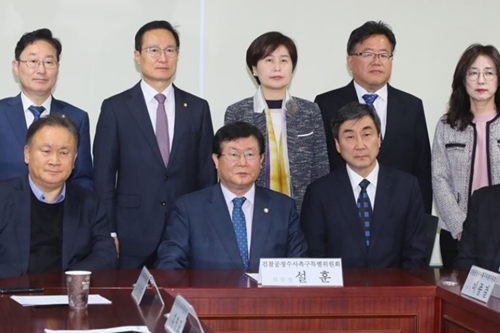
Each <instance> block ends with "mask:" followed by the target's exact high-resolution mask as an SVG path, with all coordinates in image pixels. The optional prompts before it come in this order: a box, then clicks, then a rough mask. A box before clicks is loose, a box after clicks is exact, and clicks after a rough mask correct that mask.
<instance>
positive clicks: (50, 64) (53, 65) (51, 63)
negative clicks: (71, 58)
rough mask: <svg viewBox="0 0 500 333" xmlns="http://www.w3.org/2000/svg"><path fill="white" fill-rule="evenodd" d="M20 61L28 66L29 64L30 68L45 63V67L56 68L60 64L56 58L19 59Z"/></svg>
mask: <svg viewBox="0 0 500 333" xmlns="http://www.w3.org/2000/svg"><path fill="white" fill-rule="evenodd" d="M18 62H22V63H25V64H26V66H28V67H29V68H38V67H39V66H40V64H43V67H45V68H56V67H57V65H58V64H59V63H58V62H57V61H55V60H45V61H40V60H35V59H28V60H18Z"/></svg>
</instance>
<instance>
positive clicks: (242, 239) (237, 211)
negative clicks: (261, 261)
mask: <svg viewBox="0 0 500 333" xmlns="http://www.w3.org/2000/svg"><path fill="white" fill-rule="evenodd" d="M245 200H246V198H245V197H241V198H234V199H233V205H234V207H233V216H232V218H233V227H234V234H235V235H236V241H237V242H238V248H239V250H240V256H241V261H242V262H243V267H244V269H245V271H246V270H248V266H249V261H248V240H247V224H246V221H245V214H243V210H242V209H241V207H242V206H243V203H244V202H245Z"/></svg>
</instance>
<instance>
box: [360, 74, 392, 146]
mask: <svg viewBox="0 0 500 333" xmlns="http://www.w3.org/2000/svg"><path fill="white" fill-rule="evenodd" d="M354 89H356V95H358V101H359V102H360V103H361V104H366V102H365V100H364V99H363V95H365V94H377V95H378V97H377V99H376V100H375V102H373V106H374V107H375V111H377V115H378V117H379V118H380V134H382V137H384V136H385V129H386V127H387V84H385V85H384V86H383V87H382V88H380V89H379V90H377V91H375V92H368V91H366V90H365V89H364V88H363V87H361V86H360V85H359V84H357V83H356V81H354Z"/></svg>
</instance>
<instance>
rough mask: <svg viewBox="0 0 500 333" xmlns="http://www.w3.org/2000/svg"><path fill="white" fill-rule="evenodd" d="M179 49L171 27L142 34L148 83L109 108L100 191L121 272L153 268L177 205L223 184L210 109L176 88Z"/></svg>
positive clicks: (98, 151) (157, 24) (97, 152)
mask: <svg viewBox="0 0 500 333" xmlns="http://www.w3.org/2000/svg"><path fill="white" fill-rule="evenodd" d="M179 45H180V44H179V35H178V33H177V31H176V30H175V29H174V28H173V27H172V26H171V25H170V23H168V22H166V21H153V22H149V23H147V24H146V25H144V26H143V27H142V28H140V29H139V31H138V32H137V34H136V36H135V51H134V56H135V62H136V64H137V66H138V67H139V68H140V70H141V72H142V80H141V81H140V82H139V83H138V84H136V85H135V86H134V87H132V88H131V89H129V90H126V91H124V92H122V93H120V94H118V95H115V96H113V97H110V98H108V99H106V100H105V101H104V102H103V103H102V107H101V114H100V116H99V121H98V123H97V129H96V134H95V141H94V165H95V180H96V181H95V191H96V193H97V194H99V195H100V196H101V197H102V198H103V199H104V201H105V203H106V205H107V207H108V210H109V213H110V216H111V222H112V230H113V232H114V234H113V236H114V237H115V243H116V245H117V247H118V246H119V252H120V253H119V257H120V259H119V264H120V268H121V269H133V268H139V267H141V266H143V265H146V266H149V267H151V266H152V265H153V263H154V261H155V259H156V249H157V247H158V244H159V242H160V239H161V235H162V234H163V231H164V229H165V225H166V221H167V217H168V214H169V213H170V211H171V209H172V207H173V204H174V201H175V200H176V199H177V198H178V197H180V196H181V195H183V194H186V193H189V192H193V191H196V190H199V189H202V188H204V187H207V186H210V185H213V184H215V182H216V173H215V169H214V166H213V163H212V160H211V156H210V151H211V149H210V142H211V141H212V138H213V127H212V119H211V116H210V109H209V107H208V103H207V102H206V101H205V100H203V99H200V98H198V97H196V96H194V95H191V94H189V93H187V92H185V91H183V90H180V89H179V88H177V87H176V86H174V85H173V83H172V79H173V76H174V75H175V71H176V68H177V60H178V53H179ZM118 240H119V242H118Z"/></svg>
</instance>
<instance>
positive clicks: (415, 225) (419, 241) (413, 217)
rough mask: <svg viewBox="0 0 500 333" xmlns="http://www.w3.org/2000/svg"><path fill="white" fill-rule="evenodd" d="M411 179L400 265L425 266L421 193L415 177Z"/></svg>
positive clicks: (409, 266)
mask: <svg viewBox="0 0 500 333" xmlns="http://www.w3.org/2000/svg"><path fill="white" fill-rule="evenodd" d="M412 179H413V181H412V182H411V184H410V186H409V189H408V191H409V192H410V193H411V195H410V199H409V201H408V206H409V207H408V210H407V215H406V227H405V232H404V239H403V240H402V241H403V247H402V253H401V267H402V268H424V267H426V266H427V253H426V244H427V242H426V228H425V226H424V209H423V205H422V194H421V193H420V188H419V186H418V183H417V182H416V181H415V178H413V177H412Z"/></svg>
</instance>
